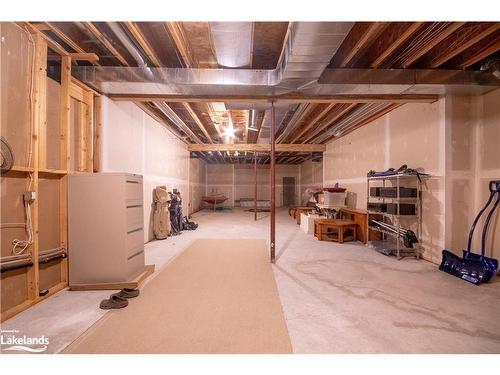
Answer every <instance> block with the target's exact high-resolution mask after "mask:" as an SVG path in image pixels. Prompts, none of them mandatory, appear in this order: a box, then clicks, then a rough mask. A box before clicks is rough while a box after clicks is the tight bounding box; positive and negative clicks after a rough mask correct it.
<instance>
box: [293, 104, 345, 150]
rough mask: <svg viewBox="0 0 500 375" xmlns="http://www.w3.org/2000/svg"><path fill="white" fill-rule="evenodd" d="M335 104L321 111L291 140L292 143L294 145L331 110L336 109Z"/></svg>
mask: <svg viewBox="0 0 500 375" xmlns="http://www.w3.org/2000/svg"><path fill="white" fill-rule="evenodd" d="M334 105H335V104H328V105H327V106H326V107H325V108H324V109H323V110H322V111H320V112H319V113H318V114H317V115H316V116H314V117H313V118H312V119H311V120H309V122H308V124H307V125H306V126H304V127H303V128H302V130H300V131H298V132H297V133H296V134H295V136H294V137H293V138H292V139H291V140H290V143H294V142H296V141H297V140H299V139H300V137H302V135H304V134H305V133H306V132H308V131H309V130H310V129H311V127H313V126H314V125H316V123H317V122H318V121H319V120H320V119H321V118H322V117H323V116H325V115H326V114H327V113H328V112H330V110H331V109H332V108H333V107H334Z"/></svg>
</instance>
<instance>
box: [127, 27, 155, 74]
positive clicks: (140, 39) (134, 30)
mask: <svg viewBox="0 0 500 375" xmlns="http://www.w3.org/2000/svg"><path fill="white" fill-rule="evenodd" d="M124 24H125V27H126V28H127V30H128V31H130V33H131V34H132V36H133V37H134V38H135V40H136V41H137V43H139V45H140V46H141V48H142V50H143V51H144V52H145V53H146V56H147V57H148V58H149V60H150V61H151V62H152V63H153V64H154V65H155V66H157V67H160V66H161V62H160V59H159V58H158V56H157V55H156V53H155V51H154V50H153V47H151V45H150V44H149V42H148V41H147V40H146V38H145V37H144V35H143V34H142V32H141V30H140V29H139V28H138V27H137V25H136V24H135V22H130V21H127V22H124Z"/></svg>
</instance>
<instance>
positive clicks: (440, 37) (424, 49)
mask: <svg viewBox="0 0 500 375" xmlns="http://www.w3.org/2000/svg"><path fill="white" fill-rule="evenodd" d="M464 24H465V22H452V23H451V25H449V26H448V27H447V28H446V29H445V30H444V31H443V32H441V33H439V35H437V36H436V37H434V38H433V39H431V40H430V41H429V42H427V43H426V44H425V46H423V47H422V48H420V49H419V50H418V51H417V52H416V53H414V54H413V55H411V56H409V57H408V58H407V59H406V60H404V61H403V63H402V67H403V68H404V69H406V68H408V67H409V66H410V65H412V64H413V63H414V62H415V61H417V60H418V59H420V58H421V57H422V56H423V55H425V54H426V53H427V52H429V51H430V50H431V49H433V48H434V47H435V46H437V45H438V44H439V43H441V42H442V41H443V40H444V39H446V38H447V37H448V36H450V35H451V34H453V33H454V32H455V31H457V30H458V29H459V28H461V27H462V26H463V25H464Z"/></svg>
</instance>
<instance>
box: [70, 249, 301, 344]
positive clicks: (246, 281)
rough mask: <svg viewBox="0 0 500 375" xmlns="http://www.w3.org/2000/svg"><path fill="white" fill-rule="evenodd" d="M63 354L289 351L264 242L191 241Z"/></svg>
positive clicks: (286, 333) (283, 320) (288, 340)
mask: <svg viewBox="0 0 500 375" xmlns="http://www.w3.org/2000/svg"><path fill="white" fill-rule="evenodd" d="M65 352H66V353H291V352H292V347H291V343H290V338H289V336H288V331H287V328H286V323H285V318H284V316H283V311H282V308H281V303H280V299H279V296H278V290H277V287H276V282H275V280H274V275H273V272H272V269H271V264H270V263H269V256H268V251H267V249H266V244H265V242H264V241H262V240H213V239H203V240H196V241H195V242H193V243H192V244H191V245H190V246H189V247H188V248H187V249H185V250H184V251H183V252H182V253H181V254H180V255H178V256H177V257H176V258H175V259H173V260H172V261H171V262H170V263H169V264H168V265H167V266H166V267H165V268H163V270H162V271H161V272H160V274H159V275H157V276H156V277H155V278H154V279H153V280H151V281H150V282H149V283H148V284H147V285H146V286H145V287H144V288H143V289H142V290H141V295H140V296H139V297H137V298H133V299H131V300H130V301H129V305H128V307H126V308H124V309H122V310H116V311H112V312H110V313H108V314H106V315H105V316H104V317H103V318H102V319H101V320H100V321H98V322H97V323H96V324H95V325H93V326H92V327H91V328H90V329H89V330H88V331H87V332H85V333H84V334H83V335H82V336H81V337H80V338H78V339H77V340H76V341H75V342H73V343H72V344H71V345H70V346H68V347H67V348H66V350H65Z"/></svg>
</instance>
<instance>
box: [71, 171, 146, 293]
mask: <svg viewBox="0 0 500 375" xmlns="http://www.w3.org/2000/svg"><path fill="white" fill-rule="evenodd" d="M142 195H143V186H142V176H140V175H134V174H127V173H77V174H72V175H69V176H68V234H69V246H68V247H69V248H68V252H69V284H70V286H71V285H78V284H96V283H119V282H127V281H130V280H132V279H133V278H134V277H136V276H137V275H138V274H140V273H141V272H143V271H144V228H143V227H144V208H143V197H142Z"/></svg>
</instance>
